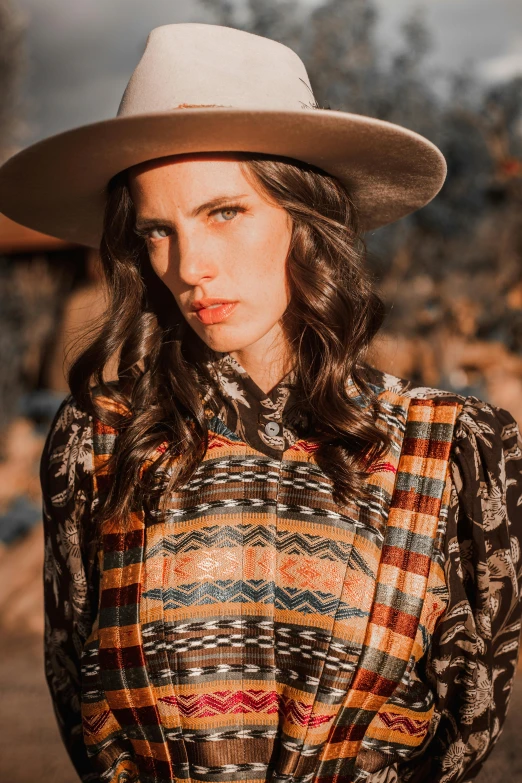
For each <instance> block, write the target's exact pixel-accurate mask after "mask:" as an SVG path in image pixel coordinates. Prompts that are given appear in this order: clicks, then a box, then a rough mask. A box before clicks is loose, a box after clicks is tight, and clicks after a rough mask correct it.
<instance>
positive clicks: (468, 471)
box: [401, 396, 522, 783]
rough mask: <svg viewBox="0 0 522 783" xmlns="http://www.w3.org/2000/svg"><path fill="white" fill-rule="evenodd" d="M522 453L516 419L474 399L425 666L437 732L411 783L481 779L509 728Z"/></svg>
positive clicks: (462, 437) (411, 772)
mask: <svg viewBox="0 0 522 783" xmlns="http://www.w3.org/2000/svg"><path fill="white" fill-rule="evenodd" d="M521 447H522V443H521V440H520V433H519V429H518V426H517V423H516V422H515V420H514V419H513V417H512V416H511V414H510V413H508V412H507V411H505V410H503V409H502V408H498V407H495V406H493V405H490V404H487V403H485V402H483V401H481V400H479V399H477V398H476V397H473V396H470V397H467V398H466V400H465V402H464V405H463V408H462V411H461V413H460V414H459V417H458V420H457V423H456V428H455V434H454V440H453V444H452V453H451V458H450V471H451V476H452V490H451V500H450V508H449V514H448V519H447V529H446V537H445V545H444V548H445V564H444V570H445V577H446V584H447V588H448V591H449V603H448V605H447V607H446V609H445V612H444V614H442V615H441V617H440V618H439V621H438V623H437V625H436V627H435V632H434V635H433V638H432V644H431V646H430V649H429V652H428V655H427V663H426V677H427V680H428V681H429V683H430V685H431V687H432V689H433V691H434V693H435V714H434V718H433V721H434V724H433V725H434V727H435V729H434V731H433V733H432V736H431V738H430V741H429V745H428V746H427V747H426V748H425V749H424V752H423V753H422V754H421V756H420V757H418V758H417V759H416V760H415V761H413V762H412V763H410V764H407V765H406V766H405V767H404V769H403V770H402V775H401V780H405V781H408V783H410V781H415V782H417V781H423V783H425V782H426V781H430V783H464V782H465V781H466V782H467V781H472V780H474V779H475V777H476V776H477V775H478V773H479V771H480V769H481V768H482V765H483V764H484V762H485V760H486V759H487V757H488V755H489V753H490V752H491V750H492V749H493V747H494V745H495V743H496V741H497V739H498V737H499V734H500V731H501V729H502V726H503V723H504V720H505V717H506V712H507V707H508V702H509V696H510V693H511V689H512V687H513V682H514V676H515V673H516V666H517V658H518V650H519V642H520V619H521V611H522V604H521V589H522V569H521V557H520V548H521V539H522V505H521V504H522V450H521ZM430 733H431V732H430Z"/></svg>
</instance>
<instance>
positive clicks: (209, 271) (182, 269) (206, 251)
mask: <svg viewBox="0 0 522 783" xmlns="http://www.w3.org/2000/svg"><path fill="white" fill-rule="evenodd" d="M173 252H174V253H176V254H177V268H178V275H179V279H180V281H181V282H182V283H184V284H185V285H187V286H196V285H197V284H198V283H199V281H200V280H202V279H207V278H210V279H211V278H213V277H214V276H215V275H216V272H217V261H216V253H215V248H214V249H213V248H211V246H210V242H209V240H208V238H204V237H201V236H198V235H197V233H196V232H195V231H193V232H189V231H182V230H179V231H178V233H177V241H176V242H174V243H173Z"/></svg>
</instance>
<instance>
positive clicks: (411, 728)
mask: <svg viewBox="0 0 522 783" xmlns="http://www.w3.org/2000/svg"><path fill="white" fill-rule="evenodd" d="M379 720H380V721H381V722H382V723H384V725H385V726H386V727H387V728H388V729H393V731H398V732H400V733H401V734H409V735H411V736H412V737H424V735H425V734H426V732H427V730H428V727H429V724H430V721H429V720H417V719H416V718H408V717H407V716H406V715H394V713H392V712H379Z"/></svg>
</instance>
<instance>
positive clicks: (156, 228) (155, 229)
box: [147, 226, 168, 239]
mask: <svg viewBox="0 0 522 783" xmlns="http://www.w3.org/2000/svg"><path fill="white" fill-rule="evenodd" d="M152 231H168V229H167V228H162V227H161V226H160V227H155V228H151V229H149V231H148V232H147V234H148V235H149V236H150V235H151V233H152ZM166 236H168V235H167V234H164V235H163V236H160V237H151V238H152V239H164V238H165V237H166Z"/></svg>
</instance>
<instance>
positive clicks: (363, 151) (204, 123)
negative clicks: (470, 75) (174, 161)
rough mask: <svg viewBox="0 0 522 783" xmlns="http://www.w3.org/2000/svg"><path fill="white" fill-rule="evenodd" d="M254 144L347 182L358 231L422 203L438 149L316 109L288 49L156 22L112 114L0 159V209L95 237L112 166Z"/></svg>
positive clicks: (436, 185) (77, 237)
mask: <svg viewBox="0 0 522 783" xmlns="http://www.w3.org/2000/svg"><path fill="white" fill-rule="evenodd" d="M211 151H214V152H217V151H219V152H225V151H243V152H248V151H250V152H262V153H270V154H272V155H281V156H286V157H290V158H297V159H298V160H302V161H306V162H308V163H312V164H314V165H315V166H318V167H320V168H321V169H323V170H324V171H326V172H328V173H330V174H333V175H334V176H335V177H337V178H338V179H339V180H341V181H342V182H344V183H345V184H346V185H347V186H348V187H349V188H350V190H351V193H352V196H353V198H354V200H355V203H356V205H357V207H358V211H359V215H360V219H361V224H362V228H363V230H365V231H367V230H369V229H372V228H378V227H379V226H383V225H386V224H387V223H392V222H393V221H395V220H398V219H399V218H402V217H404V216H405V215H408V214H409V213H411V212H413V211H414V210H416V209H419V208H420V207H423V206H424V205H425V204H427V203H428V202H429V201H431V199H433V198H434V196H436V194H437V193H438V192H439V190H440V188H441V187H442V184H443V182H444V179H445V177H446V161H445V158H444V156H443V154H442V152H441V151H440V150H439V149H438V147H436V146H435V145H434V144H433V143H432V142H430V141H429V140H428V139H426V138H424V136H421V135H419V134H418V133H415V132H414V131H411V130H408V129H407V128H404V127H402V126H400V125H396V124H394V123H390V122H386V121H384V120H378V119H374V118H372V117H368V116H364V115H361V114H351V113H349V112H344V111H336V110H333V109H321V108H319V107H318V106H317V103H316V101H315V99H314V95H313V92H312V88H311V86H310V81H309V79H308V74H307V72H306V69H305V66H304V64H303V62H302V60H301V59H300V58H299V57H298V55H297V54H296V53H295V52H294V51H293V50H292V49H290V48H289V47H287V46H284V45H283V44H280V43H278V42H276V41H273V40H272V39H270V38H264V37H262V36H259V35H254V34H252V33H247V32H244V31H242V30H237V29H234V28H232V27H223V26H220V25H213V24H200V23H186V24H168V25H163V26H161V27H156V28H155V29H154V30H152V31H151V32H150V33H149V36H148V38H147V43H146V46H145V51H144V52H143V55H142V57H141V60H140V61H139V63H138V65H137V67H136V69H135V70H134V73H133V74H132V76H131V78H130V80H129V83H128V84H127V87H126V89H125V92H124V94H123V97H122V100H121V103H120V106H119V108H118V112H117V116H116V117H113V118H110V119H108V120H103V121H100V122H94V123H90V124H88V125H83V126H81V127H78V128H73V129H72V130H68V131H65V132H62V133H58V134H56V135H54V136H50V137H48V138H46V139H43V140H42V141H39V142H37V143H35V144H32V145H31V146H29V147H27V148H26V149H23V150H21V151H20V152H18V153H16V155H13V156H12V157H11V158H9V159H8V160H7V161H6V162H5V163H4V164H3V165H2V166H1V167H0V212H3V213H4V214H5V215H7V216H8V217H9V218H11V219H12V220H15V221H16V222H18V223H21V224H23V225H25V226H28V227H30V228H32V229H36V230H37V231H41V232H43V233H45V234H50V235H51V236H55V237H58V238H60V239H64V240H66V241H70V242H77V243H80V244H84V245H87V246H91V247H99V243H100V239H101V234H102V224H103V211H104V206H105V199H106V190H105V189H106V185H107V183H108V182H109V180H110V179H111V177H112V176H114V175H115V174H117V173H118V172H120V171H122V170H123V169H126V168H128V167H129V166H133V165H134V164H137V163H142V162H144V161H147V160H151V159H154V158H160V157H163V156H168V155H176V154H179V153H190V152H211Z"/></svg>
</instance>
